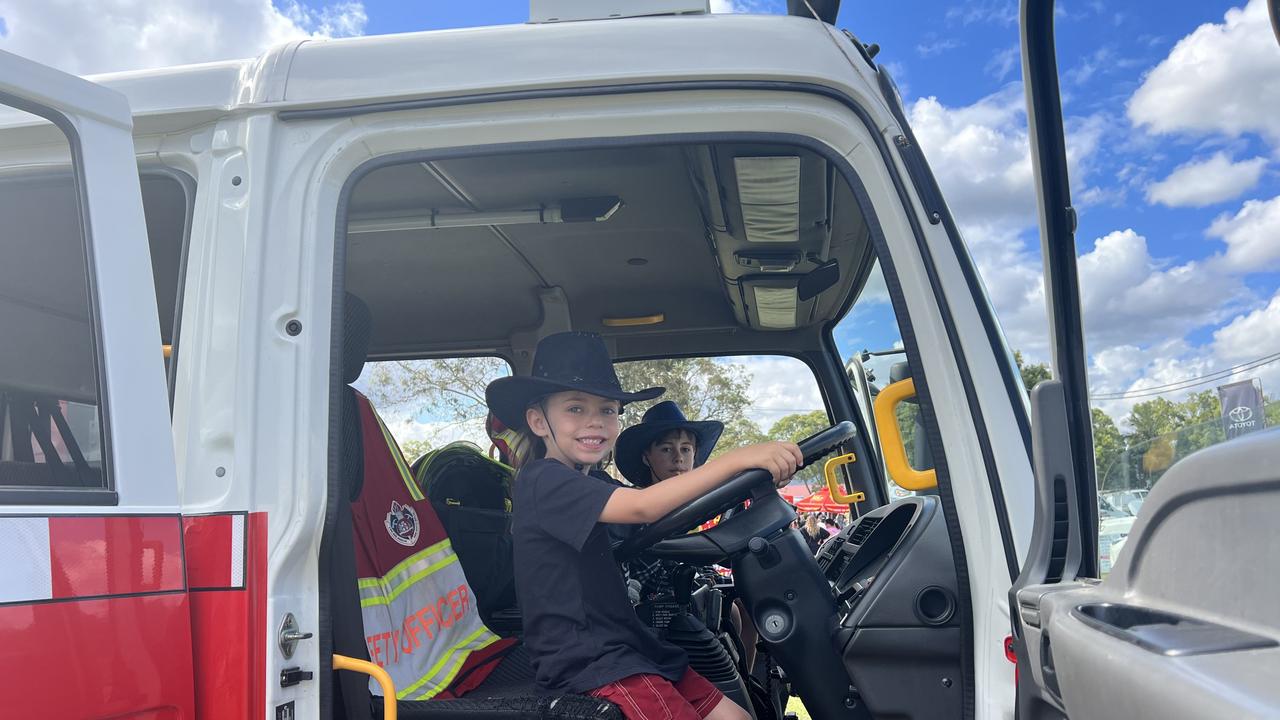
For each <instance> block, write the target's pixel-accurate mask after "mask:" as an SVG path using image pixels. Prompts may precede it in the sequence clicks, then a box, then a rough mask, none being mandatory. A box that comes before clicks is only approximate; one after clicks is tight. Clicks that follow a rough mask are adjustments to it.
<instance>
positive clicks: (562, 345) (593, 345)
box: [484, 332, 666, 430]
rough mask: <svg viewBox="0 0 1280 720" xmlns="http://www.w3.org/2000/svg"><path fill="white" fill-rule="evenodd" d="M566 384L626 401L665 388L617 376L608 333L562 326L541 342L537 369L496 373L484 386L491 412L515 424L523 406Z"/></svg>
mask: <svg viewBox="0 0 1280 720" xmlns="http://www.w3.org/2000/svg"><path fill="white" fill-rule="evenodd" d="M567 390H578V391H581V392H584V393H587V394H588V395H596V396H598V397H603V398H609V399H610V400H617V401H618V402H620V403H622V404H623V405H626V404H627V403H629V402H636V401H639V400H652V399H654V398H656V397H658V396H659V395H661V394H662V393H663V392H665V391H666V388H660V387H651V388H645V389H644V390H637V391H635V392H627V391H625V390H623V389H622V385H621V384H619V382H618V374H617V373H616V372H614V370H613V361H612V360H610V359H609V350H608V348H606V347H605V345H604V339H603V338H601V337H600V336H599V335H597V334H595V333H590V332H562V333H556V334H555V335H548V336H547V337H545V338H542V340H540V341H539V342H538V347H537V349H536V350H535V351H534V353H533V372H531V373H530V374H528V375H516V376H512V377H504V378H498V379H497V380H494V381H493V382H491V383H489V386H488V387H487V388H485V391H484V397H485V401H486V402H487V403H489V412H491V413H493V414H494V416H496V417H497V418H498V419H499V420H501V421H502V424H503V425H506V426H507V427H509V428H512V429H517V430H518V429H523V428H524V427H525V421H524V411H525V410H526V409H527V408H528V407H529V406H531V405H533V404H534V403H535V402H537V401H538V400H541V399H542V398H544V397H546V396H548V395H551V394H554V393H558V392H565V391H567Z"/></svg>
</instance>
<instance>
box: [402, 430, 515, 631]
mask: <svg viewBox="0 0 1280 720" xmlns="http://www.w3.org/2000/svg"><path fill="white" fill-rule="evenodd" d="M413 477H414V479H415V480H416V481H417V483H418V487H420V488H422V492H423V494H425V495H426V496H427V499H428V500H430V501H431V506H432V507H433V508H435V511H436V515H437V516H439V518H440V522H441V524H443V525H444V530H445V532H446V533H448V535H449V540H450V542H451V544H452V545H453V551H454V552H455V553H457V555H458V561H459V562H460V563H461V564H462V572H463V573H464V574H465V575H466V576H467V583H468V584H469V585H470V586H471V591H472V592H473V593H475V597H476V608H477V609H478V610H479V611H480V618H481V619H482V620H484V621H485V623H486V624H490V620H491V619H492V616H493V613H494V612H495V611H498V610H503V609H507V608H513V607H515V605H516V582H515V568H514V565H513V560H512V540H511V485H512V482H513V481H514V480H515V471H514V470H513V469H512V468H510V467H508V466H507V465H504V464H502V463H500V462H497V461H496V460H491V459H489V458H488V457H487V456H486V455H485V454H484V453H483V452H482V451H481V450H480V448H478V447H476V446H475V445H473V444H471V443H469V442H454V443H449V444H448V445H445V446H443V447H440V448H437V449H435V450H432V451H431V452H429V453H427V454H425V455H423V456H422V457H420V458H418V459H417V460H415V461H414V462H413Z"/></svg>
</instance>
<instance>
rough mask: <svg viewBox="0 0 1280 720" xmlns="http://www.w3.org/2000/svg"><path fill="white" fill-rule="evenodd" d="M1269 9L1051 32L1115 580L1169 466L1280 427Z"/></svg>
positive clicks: (1104, 537)
mask: <svg viewBox="0 0 1280 720" xmlns="http://www.w3.org/2000/svg"><path fill="white" fill-rule="evenodd" d="M1060 5H1061V3H1060ZM1266 5H1267V3H1266V2H1261V1H1256V2H1244V1H1243V0H1238V1H1232V2H1224V3H1167V4H1163V5H1161V6H1160V10H1159V11H1154V8H1153V9H1152V10H1147V9H1145V8H1144V9H1143V10H1142V11H1139V12H1127V9H1126V10H1122V9H1120V8H1116V7H1112V6H1106V5H1103V4H1097V6H1096V7H1090V8H1088V9H1084V8H1076V12H1074V13H1072V14H1073V15H1075V17H1073V19H1072V20H1071V21H1064V22H1061V23H1058V24H1057V25H1056V28H1057V30H1056V31H1057V36H1058V38H1057V43H1058V44H1057V47H1058V58H1059V63H1060V65H1059V67H1060V69H1061V75H1062V95H1063V98H1064V104H1063V115H1064V125H1065V129H1066V141H1067V149H1068V159H1069V161H1070V162H1071V168H1070V172H1071V178H1070V179H1071V184H1072V188H1071V190H1072V205H1073V206H1074V207H1075V208H1076V209H1077V211H1078V219H1079V228H1078V230H1077V232H1076V243H1077V253H1078V255H1079V257H1078V259H1077V267H1078V268H1079V275H1080V277H1079V286H1080V296H1081V305H1082V309H1083V313H1084V332H1085V341H1086V350H1087V351H1088V358H1087V360H1088V363H1089V364H1088V375H1089V377H1088V380H1089V393H1090V405H1091V414H1092V421H1093V422H1092V424H1093V440H1094V462H1095V468H1096V476H1097V489H1098V497H1097V505H1098V533H1099V535H1098V550H1099V557H1098V568H1099V572H1100V573H1101V574H1103V575H1105V574H1107V573H1108V572H1110V570H1111V568H1112V567H1114V566H1115V563H1116V562H1117V561H1118V560H1119V559H1120V558H1121V557H1122V556H1123V555H1124V552H1125V550H1124V548H1125V545H1126V543H1127V540H1128V535H1129V533H1130V531H1131V529H1132V528H1133V525H1134V522H1135V520H1136V516H1137V514H1138V512H1139V510H1140V508H1141V507H1142V504H1143V502H1144V500H1145V499H1146V497H1147V495H1148V493H1149V492H1151V490H1152V489H1153V488H1154V487H1155V486H1156V485H1158V484H1159V483H1160V481H1161V479H1162V478H1163V477H1164V476H1165V475H1166V474H1167V473H1168V472H1169V470H1170V469H1171V468H1172V467H1173V466H1175V465H1176V464H1177V463H1178V462H1179V461H1181V460H1182V459H1183V458H1185V457H1187V456H1188V455H1191V454H1192V453H1194V452H1196V451H1198V450H1201V449H1203V448H1206V447H1209V446H1212V445H1216V444H1219V443H1229V442H1233V441H1235V440H1236V439H1237V438H1240V437H1244V436H1248V435H1251V434H1253V433H1257V432H1262V431H1264V430H1265V429H1266V428H1269V427H1273V426H1275V425H1276V424H1277V423H1280V394H1278V393H1280V334H1278V333H1277V328H1280V274H1277V272H1276V271H1277V269H1280V243H1277V228H1280V224H1277V223H1278V222H1280V174H1278V173H1276V172H1275V158H1276V157H1277V153H1280V134H1278V133H1277V132H1276V127H1277V126H1276V124H1275V119H1276V117H1277V115H1276V113H1275V107H1274V106H1275V101H1274V96H1271V95H1268V94H1266V93H1261V92H1259V91H1258V89H1259V87H1260V85H1259V80H1260V79H1262V78H1266V79H1268V80H1269V79H1270V78H1271V77H1274V76H1275V74H1276V69H1277V59H1278V57H1280V56H1277V52H1276V37H1275V34H1274V32H1273V28H1272V25H1271V23H1270V22H1269V20H1268V17H1267V11H1266ZM1068 12H1070V8H1069V7H1068ZM1013 40H1014V41H1016V38H1013ZM1209 58H1212V60H1208V59H1209ZM1206 68H1212V73H1211V74H1208V73H1206V72H1205V70H1206ZM1116 108H1122V110H1121V111H1119V112H1117V111H1116ZM1026 198H1027V200H1028V201H1029V202H1032V203H1033V202H1034V201H1033V198H1032V196H1031V195H1030V194H1028V195H1027V196H1026ZM1031 206H1032V207H1034V205H1033V204H1032V205H1031ZM1029 240H1030V242H1029V244H1031V245H1036V246H1038V244H1039V243H1038V241H1037V240H1036V239H1035V238H1034V237H1031V238H1029ZM1037 262H1038V261H1037ZM993 284H995V285H1001V284H1007V281H1004V280H1002V279H1001V278H999V277H997V278H995V279H994V280H993ZM1015 339H1016V338H1015ZM1015 346H1020V347H1021V348H1022V349H1023V350H1025V351H1026V352H1027V354H1028V356H1029V358H1031V359H1037V360H1044V359H1047V358H1048V357H1049V354H1048V352H1047V348H1044V349H1041V351H1040V352H1038V353H1037V352H1035V350H1036V348H1034V347H1033V346H1032V345H1030V344H1020V343H1015ZM1230 471H1231V469H1230V468H1224V472H1230Z"/></svg>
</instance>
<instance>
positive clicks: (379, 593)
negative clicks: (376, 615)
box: [357, 539, 458, 606]
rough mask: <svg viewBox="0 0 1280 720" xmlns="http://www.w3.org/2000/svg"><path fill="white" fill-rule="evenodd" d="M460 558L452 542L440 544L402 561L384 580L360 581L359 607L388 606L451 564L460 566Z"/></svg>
mask: <svg viewBox="0 0 1280 720" xmlns="http://www.w3.org/2000/svg"><path fill="white" fill-rule="evenodd" d="M457 560H458V556H457V555H456V554H454V552H453V545H451V544H450V543H449V541H448V540H447V539H446V540H441V541H440V542H438V543H436V544H434V545H432V546H430V547H428V548H427V549H425V550H422V551H421V552H419V553H417V554H416V555H413V556H411V557H409V558H408V559H407V560H403V561H401V562H400V564H399V565H396V566H395V567H394V568H391V572H389V573H387V574H386V575H385V576H383V577H381V578H360V580H359V581H358V582H357V585H358V586H359V588H360V604H361V605H362V606H363V605H365V604H367V603H370V602H379V603H382V604H386V603H387V602H389V601H391V600H394V599H395V598H396V597H398V596H399V595H400V593H402V592H404V591H405V590H408V589H409V588H410V587H411V586H412V585H413V584H414V583H415V582H417V581H419V580H423V579H425V578H426V577H428V576H429V575H431V573H432V572H434V571H435V570H438V569H440V568H442V567H444V566H445V565H448V564H449V563H453V562H457Z"/></svg>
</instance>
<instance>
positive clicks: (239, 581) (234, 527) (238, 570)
mask: <svg viewBox="0 0 1280 720" xmlns="http://www.w3.org/2000/svg"><path fill="white" fill-rule="evenodd" d="M231 587H233V588H242V587H244V515H240V514H238V513H237V514H235V515H232V516H231Z"/></svg>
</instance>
